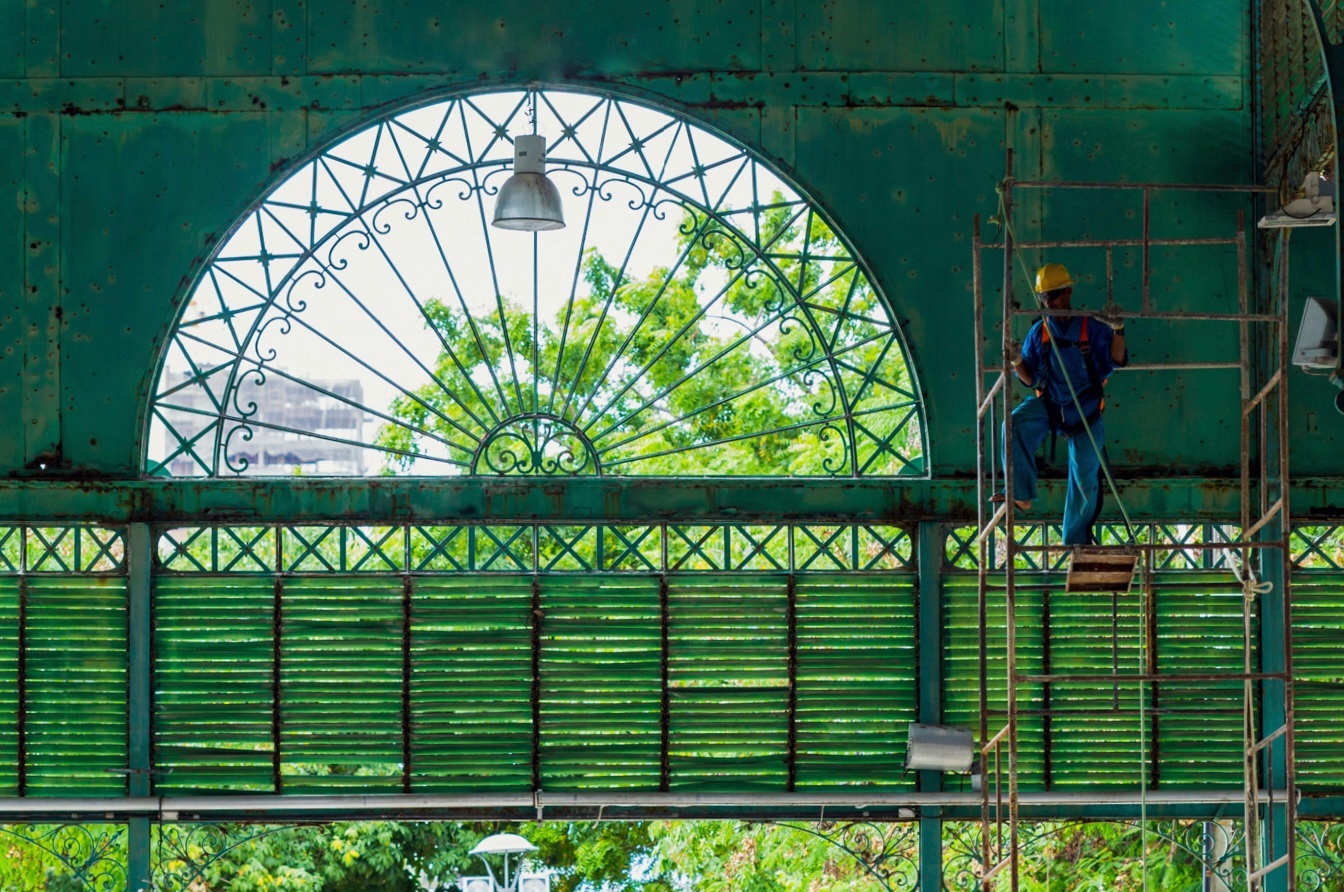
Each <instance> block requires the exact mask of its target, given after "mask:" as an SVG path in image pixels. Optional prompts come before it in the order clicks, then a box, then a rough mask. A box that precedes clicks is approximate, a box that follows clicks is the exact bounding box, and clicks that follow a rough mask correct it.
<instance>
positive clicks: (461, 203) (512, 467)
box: [148, 91, 925, 476]
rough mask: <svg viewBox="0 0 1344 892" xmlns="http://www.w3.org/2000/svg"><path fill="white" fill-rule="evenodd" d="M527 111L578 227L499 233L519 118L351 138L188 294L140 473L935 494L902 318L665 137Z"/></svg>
mask: <svg viewBox="0 0 1344 892" xmlns="http://www.w3.org/2000/svg"><path fill="white" fill-rule="evenodd" d="M528 95H529V96H530V95H535V97H536V99H537V100H538V121H537V123H538V124H539V125H540V127H541V130H542V131H549V132H550V133H552V134H555V133H559V134H560V136H558V137H553V139H554V141H553V143H552V145H551V150H550V152H549V153H548V159H547V162H548V165H549V167H548V175H550V176H552V177H554V178H555V179H556V181H557V182H558V183H561V184H562V185H563V186H564V187H565V189H564V191H565V192H566V193H567V200H568V201H569V202H571V203H573V204H574V205H575V207H574V209H573V210H574V211H575V213H574V214H573V219H572V221H571V222H572V225H571V227H570V228H569V230H567V231H566V232H565V233H563V234H560V233H557V234H548V236H547V237H546V238H544V239H536V240H534V241H532V242H530V243H529V242H527V241H523V240H520V237H519V236H517V234H516V233H512V234H500V233H499V232H497V231H496V230H494V229H493V228H492V227H491V226H490V225H489V217H490V209H489V206H488V202H489V201H490V200H491V196H493V195H494V194H495V193H496V192H497V191H498V188H497V187H498V183H499V182H501V181H502V178H503V177H504V176H506V175H508V173H509V172H510V169H511V168H510V160H511V155H512V152H511V146H510V143H509V139H508V136H509V133H510V130H509V128H510V126H511V123H516V120H517V118H518V117H519V112H518V109H519V108H521V107H523V102H524V94H522V93H518V92H504V93H487V94H482V95H478V96H471V97H464V98H459V99H454V100H449V101H446V102H442V103H439V104H436V105H432V106H426V107H421V108H417V109H413V110H409V111H402V112H398V113H395V114H393V115H390V116H388V117H385V118H383V119H381V120H379V121H377V122H375V123H373V124H372V125H370V126H369V127H368V128H366V129H364V130H362V131H359V132H357V133H354V134H351V135H348V136H346V137H345V138H343V139H342V140H341V141H340V142H339V143H336V144H334V145H332V146H329V147H327V148H326V149H325V150H324V151H322V152H320V153H319V154H317V155H316V156H315V157H313V158H311V159H310V160H308V161H307V162H305V163H304V164H302V165H301V166H300V167H299V169H297V170H296V171H295V172H294V173H293V174H292V175H291V176H290V177H289V178H287V179H286V180H284V181H283V182H281V183H280V184H279V185H277V186H276V187H275V188H274V189H273V190H272V192H271V193H270V194H268V195H267V196H266V197H265V198H263V199H262V200H261V202H260V203H259V204H258V206H257V207H256V208H255V209H254V210H253V211H252V212H251V213H249V214H248V216H247V217H246V218H245V219H244V220H243V221H241V223H240V224H239V225H238V226H237V227H234V228H233V229H232V231H231V234H230V236H229V238H228V239H227V240H226V242H225V243H224V244H222V245H221V247H220V249H219V253H218V254H217V255H216V256H215V257H214V258H213V259H212V260H211V261H210V263H209V264H207V266H206V268H205V269H204V270H203V272H202V277H201V279H200V281H199V282H198V283H197V285H196V287H195V291H194V292H193V294H192V296H191V299H190V300H189V302H188V306H187V307H186V309H185V312H184V315H183V317H182V319H181V320H180V321H179V323H178V325H177V328H176V330H175V331H174V333H173V336H172V337H171V338H170V340H169V342H168V345H167V355H166V357H165V359H164V363H163V366H162V371H161V372H160V377H159V380H158V382H157V384H156V390H155V401H154V407H153V410H152V422H151V428H152V433H151V437H150V443H151V446H150V450H149V451H150V459H149V467H148V470H149V471H150V472H151V473H170V474H173V475H202V474H203V475H211V476H223V475H228V474H251V473H263V474H264V473H271V474H276V473H279V474H288V473H291V472H294V471H295V470H296V469H299V470H303V471H304V472H307V471H309V470H312V471H315V472H317V473H322V474H374V473H381V472H386V471H408V472H411V473H417V474H423V473H439V474H463V473H502V474H602V473H605V474H611V473H618V474H622V475H634V474H639V475H646V476H647V475H657V476H676V475H683V474H692V475H697V476H699V475H706V474H718V475H728V474H745V475H780V474H787V475H791V476H840V475H845V476H865V475H891V474H923V473H925V470H924V464H923V462H922V461H921V460H920V459H921V458H922V455H923V450H924V443H923V440H924V434H923V429H924V428H923V425H922V424H921V423H920V413H921V407H920V404H919V399H918V395H917V393H916V391H915V387H914V383H913V379H912V376H911V374H910V371H909V368H908V364H907V361H906V357H905V350H904V347H903V344H902V341H901V335H900V332H899V331H898V329H897V326H896V323H895V320H894V316H893V314H892V313H891V312H890V309H889V308H888V307H887V306H886V305H885V304H884V303H883V301H882V300H881V298H880V296H879V295H878V294H877V293H876V291H875V289H874V287H873V285H872V283H871V282H870V281H869V280H868V278H867V275H866V273H865V272H864V270H863V268H862V265H861V263H860V262H859V260H858V259H857V258H856V257H855V256H854V255H853V252H852V251H850V249H849V247H848V246H847V245H846V244H845V243H844V240H843V239H842V238H841V237H840V236H839V235H838V234H837V233H835V232H834V231H833V230H831V229H830V227H829V226H828V224H827V223H826V222H825V221H824V219H823V218H822V216H821V214H820V212H819V211H818V210H817V209H816V208H815V207H814V206H813V205H811V204H810V203H809V202H808V201H807V200H806V199H805V198H804V197H803V196H802V195H801V194H800V193H799V192H798V191H797V190H796V189H795V188H793V187H792V186H791V185H790V184H789V183H787V182H785V181H784V180H783V178H782V177H780V176H779V175H778V174H776V173H774V172H773V171H771V170H769V169H768V168H767V167H766V166H765V165H763V164H762V163H761V162H759V161H757V160H756V159H755V158H753V157H752V156H751V155H750V153H748V152H747V151H746V150H744V149H743V148H741V147H740V146H736V145H733V144H731V143H729V142H728V141H726V140H724V139H722V138H720V137H718V136H715V135H713V134H711V133H709V132H707V131H705V130H703V129H702V128H699V127H697V126H695V125H693V124H691V123H690V122H688V121H685V120H681V119H678V118H676V117H674V116H672V115H669V114H667V113H665V112H662V111H658V110H656V109H652V108H647V107H643V106H640V105H638V104H637V103H632V102H628V101H626V100H621V99H615V98H612V97H609V96H598V95H585V94H581V93H571V92H562V91H541V92H537V93H535V94H528ZM539 420H540V421H543V422H544V423H541V424H538V423H537V422H538V421H539ZM580 447H582V448H580Z"/></svg>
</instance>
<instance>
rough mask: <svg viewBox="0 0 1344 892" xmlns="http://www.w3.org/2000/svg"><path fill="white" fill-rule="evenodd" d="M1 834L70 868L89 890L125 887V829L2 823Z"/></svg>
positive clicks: (117, 890) (102, 891)
mask: <svg viewBox="0 0 1344 892" xmlns="http://www.w3.org/2000/svg"><path fill="white" fill-rule="evenodd" d="M0 834H3V835H5V836H9V837H11V838H13V839H15V840H19V841H21V842H23V843H26V844H28V845H32V846H36V847H37V848H39V849H41V850H42V851H44V852H46V853H48V854H49V855H51V856H53V857H54V858H55V859H56V860H57V861H59V862H60V864H61V865H62V866H63V867H64V868H65V869H66V870H67V871H68V874H66V876H67V878H68V879H69V880H70V881H71V882H74V883H76V884H77V886H78V888H80V889H84V890H87V892H122V890H124V889H125V888H126V861H125V859H126V847H125V837H126V828H125V827H124V826H118V825H96V824H95V825H87V824H0Z"/></svg>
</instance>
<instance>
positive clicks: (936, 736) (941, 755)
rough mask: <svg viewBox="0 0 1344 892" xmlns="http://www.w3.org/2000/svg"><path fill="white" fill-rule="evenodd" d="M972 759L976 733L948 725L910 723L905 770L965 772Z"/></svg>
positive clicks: (973, 759) (968, 769) (969, 767)
mask: <svg viewBox="0 0 1344 892" xmlns="http://www.w3.org/2000/svg"><path fill="white" fill-rule="evenodd" d="M974 762H975V735H973V734H972V733H971V732H970V731H968V730H967V729H965V728H953V727H951V726H949V725H917V724H912V725H911V726H910V737H909V739H908V740H907V741H906V744H905V770H906V771H957V772H963V773H964V772H967V771H970V770H971V765H972V764H973V763H974Z"/></svg>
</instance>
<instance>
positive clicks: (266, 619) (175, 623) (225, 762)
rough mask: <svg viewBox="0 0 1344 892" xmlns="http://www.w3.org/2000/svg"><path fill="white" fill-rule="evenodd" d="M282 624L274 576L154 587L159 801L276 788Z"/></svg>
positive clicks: (168, 581)
mask: <svg viewBox="0 0 1344 892" xmlns="http://www.w3.org/2000/svg"><path fill="white" fill-rule="evenodd" d="M275 619H276V617H275V583H274V582H273V581H272V580H271V579H269V578H258V577H256V576H243V575H239V576H232V577H229V576H223V577H221V576H162V577H160V578H158V579H157V580H155V584H154V653H155V656H156V659H155V663H154V756H155V764H156V767H157V768H158V769H159V774H158V776H157V777H156V784H155V789H156V790H157V791H158V792H159V793H169V794H171V793H177V792H195V791H212V790H219V791H236V792H242V791H248V792H258V791H260V792H270V791H273V790H274V789H275V783H274V766H273V754H274V746H273V743H272V730H273V721H272V719H273V715H272V708H273V703H274V690H273V687H274V685H273V680H274V677H275V676H274V671H273V670H274V657H275V635H274V625H275Z"/></svg>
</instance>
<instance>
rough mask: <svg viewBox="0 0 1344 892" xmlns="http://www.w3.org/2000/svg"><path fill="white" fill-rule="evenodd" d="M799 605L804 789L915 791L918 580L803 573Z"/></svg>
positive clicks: (801, 774) (799, 704)
mask: <svg viewBox="0 0 1344 892" xmlns="http://www.w3.org/2000/svg"><path fill="white" fill-rule="evenodd" d="M796 599H797V648H798V670H797V719H796V725H797V728H796V738H797V743H796V748H797V756H796V761H797V769H796V772H797V785H798V787H799V788H800V789H801V788H803V787H807V786H812V787H818V788H823V787H832V788H833V787H843V786H848V785H851V784H861V785H865V786H871V787H877V788H880V789H885V790H901V789H911V788H912V787H913V783H914V777H913V775H912V776H910V777H907V778H903V777H902V773H903V772H902V769H903V766H904V762H905V740H906V733H907V729H908V728H909V724H910V722H912V721H914V720H915V715H916V713H915V708H916V693H915V653H916V651H915V637H916V636H915V586H914V578H913V576H912V575H910V574H883V575H880V576H879V575H863V576H859V575H834V576H831V575H812V574H802V575H800V576H799V577H798V580H797V589H796Z"/></svg>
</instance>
